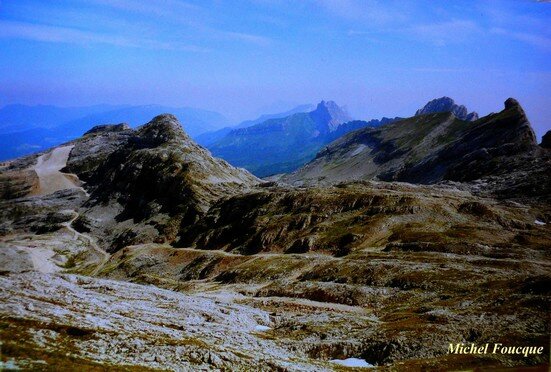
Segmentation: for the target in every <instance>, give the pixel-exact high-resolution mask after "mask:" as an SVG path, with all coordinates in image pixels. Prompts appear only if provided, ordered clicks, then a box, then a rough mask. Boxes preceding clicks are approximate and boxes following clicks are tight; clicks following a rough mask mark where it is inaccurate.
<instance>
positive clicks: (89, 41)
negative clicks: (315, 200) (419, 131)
mask: <svg viewBox="0 0 551 372" xmlns="http://www.w3.org/2000/svg"><path fill="white" fill-rule="evenodd" d="M549 24H551V3H546V2H538V1H528V0H526V1H523V0H510V1H505V0H503V1H501V0H493V1H468V0H466V1H453V0H449V1H443V0H442V1H435V0H432V1H395V0H385V1H376V0H303V1H298V0H297V1H284V0H281V1H278V0H249V1H245V0H242V1H240V0H234V1H214V0H213V1H209V0H203V1H192V0H186V1H180V0H164V1H161V0H159V1H139V0H88V1H85V0H67V1H64V0H57V1H55V0H53V1H47V2H46V1H33V0H0V106H3V105H5V104H9V103H25V104H55V105H60V106H75V105H89V104H98V103H110V104H122V103H124V104H149V103H156V104H165V105H174V106H192V107H199V108H207V109H212V110H215V111H218V112H221V113H223V114H225V115H227V116H228V117H230V118H232V119H234V120H240V119H246V118H250V117H253V116H255V115H257V114H259V113H266V112H270V111H277V110H285V109H288V108H290V107H291V106H293V105H295V104H302V103H316V102H317V101H320V100H321V99H326V100H329V99H332V100H335V101H336V102H337V103H338V104H341V105H346V106H347V108H348V110H349V111H350V112H351V114H353V116H354V117H357V118H363V119H370V118H376V117H380V116H383V115H386V116H394V115H399V116H409V115H411V114H413V113H414V112H415V110H416V109H417V108H419V107H420V106H422V105H423V104H424V103H426V102H427V101H428V100H430V99H432V98H435V97H440V96H443V95H448V96H450V97H452V98H454V99H455V100H456V101H458V102H459V103H463V104H465V105H466V106H467V107H468V108H469V109H472V110H476V111H478V112H479V113H481V114H483V115H484V114H487V113H489V112H493V111H494V112H495V111H500V110H501V109H502V107H503V101H505V99H506V98H508V97H510V96H512V97H515V98H517V99H518V100H519V101H520V102H521V104H522V105H523V106H524V108H525V110H526V111H527V114H528V116H529V119H531V121H532V124H533V125H534V127H535V128H536V131H537V132H538V135H539V137H541V135H542V134H543V133H544V131H545V130H548V129H550V127H551V124H550V120H549V118H550V117H551V94H550V93H551V92H550V88H551V28H550V27H549V26H548V25H549Z"/></svg>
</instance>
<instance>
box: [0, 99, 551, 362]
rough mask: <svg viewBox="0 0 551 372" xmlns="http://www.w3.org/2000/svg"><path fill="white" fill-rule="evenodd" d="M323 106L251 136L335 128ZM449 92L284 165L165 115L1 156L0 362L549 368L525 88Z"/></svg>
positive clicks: (542, 187) (539, 149)
mask: <svg viewBox="0 0 551 372" xmlns="http://www.w3.org/2000/svg"><path fill="white" fill-rule="evenodd" d="M320 105H321V106H320ZM320 105H318V108H317V109H316V110H315V112H316V114H315V115H310V114H308V113H306V114H304V113H303V114H294V115H299V116H298V117H294V115H292V116H291V117H290V118H285V119H281V118H278V119H272V120H275V121H268V122H267V123H270V124H257V125H255V126H253V127H251V128H252V129H251V128H248V129H247V130H248V134H247V135H252V134H253V132H254V133H256V134H258V133H260V132H262V130H266V131H268V132H269V131H270V130H274V128H287V129H289V128H295V127H294V125H296V123H297V122H298V121H300V122H302V123H304V121H302V120H303V119H304V118H305V117H306V116H305V115H307V116H308V118H309V119H308V120H311V121H308V123H310V124H312V123H316V120H317V122H318V123H321V122H323V123H325V124H326V126H325V127H324V128H325V129H326V130H327V133H339V130H341V129H339V128H342V126H343V125H345V124H346V123H344V124H343V123H341V124H338V125H337V124H336V123H338V122H341V121H342V120H344V118H343V117H340V116H339V115H338V114H337V109H336V108H335V106H333V104H332V103H329V102H322V103H321V104H320ZM436 106H438V105H432V106H431V107H430V108H429V109H427V110H428V111H431V110H432V111H434V110H437V111H434V112H432V111H431V112H419V113H418V115H416V116H414V117H411V118H405V119H399V118H396V119H387V120H383V121H379V122H378V123H377V125H376V126H375V125H373V126H371V127H365V125H363V124H361V125H360V124H349V125H350V127H349V128H350V130H351V131H350V132H349V133H342V134H339V135H338V137H335V140H334V141H333V142H331V143H329V144H325V145H324V147H322V148H320V151H319V152H318V153H317V155H315V158H314V159H313V160H312V161H310V162H309V163H307V164H306V165H305V166H303V167H302V168H300V169H299V170H298V171H296V172H294V173H290V174H286V175H283V176H278V177H272V178H271V179H270V180H260V179H258V178H256V177H255V176H253V175H252V174H251V173H249V172H248V171H246V170H244V169H240V168H236V167H234V166H232V165H230V164H228V163H227V162H226V161H224V160H221V159H217V158H214V157H212V156H211V154H210V152H209V151H207V150H206V149H204V148H202V147H201V146H199V145H197V144H196V143H195V142H194V141H193V140H192V139H191V138H190V137H189V136H188V135H187V134H186V132H185V131H184V128H183V127H182V125H180V123H179V122H178V119H177V118H176V117H174V116H172V115H169V114H165V115H160V116H156V117H155V118H153V119H152V120H151V121H150V122H148V123H147V124H144V125H142V126H140V127H138V128H136V129H131V128H129V127H128V126H126V125H124V124H117V125H101V126H97V127H94V128H93V129H91V130H89V131H87V132H86V133H85V134H84V135H83V136H82V137H80V138H78V139H76V140H73V141H70V142H67V143H64V144H62V145H61V146H58V147H56V148H53V149H49V150H46V151H43V152H41V153H37V154H34V155H30V156H26V157H23V158H18V159H14V160H11V161H7V162H4V163H2V164H1V165H0V171H1V174H0V197H1V200H0V274H1V275H0V282H1V285H0V298H1V301H0V323H1V327H0V339H1V340H2V354H1V355H0V361H1V363H2V364H1V366H2V368H5V369H16V368H20V369H26V370H75V369H84V370H105V369H109V370H115V371H116V370H186V371H187V370H190V371H191V370H243V371H245V370H266V371H271V370H274V371H282V370H285V371H334V370H350V369H348V368H347V367H346V365H347V364H348V363H354V365H356V366H358V367H355V368H358V369H359V368H360V367H359V366H363V367H372V368H376V369H377V370H381V371H391V370H392V371H394V370H398V371H412V370H413V371H415V370H465V369H473V368H479V369H481V370H489V369H496V368H497V369H499V368H501V369H503V368H513V367H517V368H528V367H534V370H546V369H547V368H548V356H549V335H550V329H549V322H548V315H549V306H550V299H551V293H550V288H551V274H550V273H551V261H550V258H551V251H550V248H551V228H550V226H551V190H550V185H551V182H550V181H551V180H550V177H551V150H550V149H549V146H546V145H545V144H546V143H547V142H548V141H547V140H546V138H547V137H546V138H544V141H543V142H542V144H541V145H538V144H537V141H536V138H535V136H534V133H533V131H532V128H531V125H530V123H529V121H528V119H527V116H526V114H525V112H524V110H523V109H522V107H521V105H520V104H519V103H518V102H517V101H516V100H514V99H508V100H507V101H506V102H505V108H504V109H503V110H502V111H501V112H499V113H496V114H491V115H488V116H486V117H483V118H480V119H478V120H474V121H470V120H468V118H467V117H460V116H462V115H461V112H462V111H461V110H460V111H461V112H460V111H457V110H455V109H452V110H449V105H448V106H446V107H448V108H447V109H445V110H444V111H442V112H441V111H440V108H438V107H440V106H438V107H436ZM328 117H330V118H332V119H328ZM297 120H298V121H297ZM332 120H334V121H333V122H332ZM331 123H333V124H331ZM348 123H354V122H353V121H352V122H348ZM354 125H357V126H356V127H354ZM184 127H185V123H184ZM309 128H310V127H309ZM312 128H313V127H312ZM318 129H320V128H318ZM247 130H245V131H247ZM312 133H314V132H312ZM320 133H321V130H320ZM331 135H333V134H331ZM335 135H336V134H335ZM326 138H329V137H326ZM461 343H462V344H465V345H467V346H470V345H471V344H475V345H477V346H478V345H480V346H484V345H485V344H486V343H489V344H494V343H501V344H503V345H506V346H526V347H531V346H533V347H542V348H543V352H542V353H541V354H535V355H531V356H530V357H524V356H523V355H521V354H514V353H513V354H505V353H495V354H493V353H488V354H475V353H470V354H469V353H467V354H453V353H449V347H450V344H454V345H455V344H461Z"/></svg>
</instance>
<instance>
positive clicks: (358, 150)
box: [350, 145, 367, 157]
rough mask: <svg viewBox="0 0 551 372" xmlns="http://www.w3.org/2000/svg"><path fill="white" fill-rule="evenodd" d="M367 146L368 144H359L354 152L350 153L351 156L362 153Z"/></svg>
mask: <svg viewBox="0 0 551 372" xmlns="http://www.w3.org/2000/svg"><path fill="white" fill-rule="evenodd" d="M366 148H367V146H366V145H359V146H358V147H356V149H355V150H354V152H352V154H350V157H352V156H356V155H358V154H361V153H362V152H363V150H365V149H366Z"/></svg>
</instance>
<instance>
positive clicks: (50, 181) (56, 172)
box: [33, 146, 81, 195]
mask: <svg viewBox="0 0 551 372" xmlns="http://www.w3.org/2000/svg"><path fill="white" fill-rule="evenodd" d="M72 148H73V146H63V147H56V148H55V149H53V150H52V151H50V152H49V153H47V154H44V155H41V156H39V157H38V159H37V161H36V165H35V166H34V168H33V169H34V171H35V172H36V174H37V175H38V179H39V185H40V187H39V189H38V191H37V192H35V193H34V195H48V194H52V193H54V192H56V191H59V190H64V189H74V188H81V187H80V185H78V178H77V177H76V176H75V175H72V174H67V173H62V172H60V169H63V168H64V167H65V166H66V165H67V159H69V153H70V152H71V149H72Z"/></svg>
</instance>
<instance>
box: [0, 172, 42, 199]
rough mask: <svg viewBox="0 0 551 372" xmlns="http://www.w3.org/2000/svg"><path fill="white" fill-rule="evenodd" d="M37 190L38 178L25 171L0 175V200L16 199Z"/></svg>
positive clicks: (34, 173)
mask: <svg viewBox="0 0 551 372" xmlns="http://www.w3.org/2000/svg"><path fill="white" fill-rule="evenodd" d="M37 189H38V176H37V174H36V172H35V171H33V170H30V169H27V170H20V171H8V172H2V173H0V199H16V198H20V197H22V196H25V195H28V194H31V193H32V192H34V191H36V190H37Z"/></svg>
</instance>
